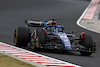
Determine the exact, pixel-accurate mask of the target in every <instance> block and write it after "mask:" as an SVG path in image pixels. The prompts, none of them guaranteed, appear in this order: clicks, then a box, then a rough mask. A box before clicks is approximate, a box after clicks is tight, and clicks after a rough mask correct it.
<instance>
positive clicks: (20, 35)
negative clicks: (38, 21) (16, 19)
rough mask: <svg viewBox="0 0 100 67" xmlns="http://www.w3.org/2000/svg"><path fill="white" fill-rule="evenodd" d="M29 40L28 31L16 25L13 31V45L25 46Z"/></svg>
mask: <svg viewBox="0 0 100 67" xmlns="http://www.w3.org/2000/svg"><path fill="white" fill-rule="evenodd" d="M29 40H30V31H29V29H28V28H26V27H18V28H16V29H15V32H14V45H15V46H23V47H25V46H27V44H28V42H29Z"/></svg>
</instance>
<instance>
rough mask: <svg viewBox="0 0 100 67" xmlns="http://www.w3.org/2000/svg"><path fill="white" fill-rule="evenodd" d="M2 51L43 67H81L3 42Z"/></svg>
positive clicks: (0, 45)
mask: <svg viewBox="0 0 100 67" xmlns="http://www.w3.org/2000/svg"><path fill="white" fill-rule="evenodd" d="M0 51H2V52H5V53H8V54H10V55H14V56H16V57H19V58H22V59H25V60H29V61H32V62H36V63H40V64H42V65H45V66H49V67H80V66H78V65H75V64H71V63H68V62H64V61H61V60H57V59H54V58H50V57H47V56H44V55H41V54H37V53H35V52H31V51H27V50H24V49H21V48H18V47H14V46H11V45H9V44H5V43H2V42H0Z"/></svg>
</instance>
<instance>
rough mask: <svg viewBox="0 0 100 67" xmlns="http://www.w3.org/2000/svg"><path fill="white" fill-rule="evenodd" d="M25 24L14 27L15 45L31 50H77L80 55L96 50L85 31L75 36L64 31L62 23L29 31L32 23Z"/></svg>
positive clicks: (90, 37)
mask: <svg viewBox="0 0 100 67" xmlns="http://www.w3.org/2000/svg"><path fill="white" fill-rule="evenodd" d="M52 22H53V21H52ZM32 23H33V22H32ZM38 23H40V22H38ZM41 23H42V22H41ZM25 24H26V26H27V27H18V28H16V29H15V32H14V45H15V46H24V47H25V46H28V47H30V48H31V49H32V50H35V49H54V50H66V51H79V52H80V53H81V55H85V56H89V55H91V54H92V53H95V52H96V44H95V42H94V41H93V39H92V36H91V35H89V34H87V33H85V32H82V33H81V34H80V37H76V36H75V35H74V34H72V33H65V32H64V26H62V25H57V24H54V25H53V24H52V25H44V27H42V28H41V29H37V30H33V29H32V31H31V30H30V29H31V28H30V26H32V24H31V23H29V22H28V24H27V23H25ZM33 25H34V24H33ZM73 32H74V31H73Z"/></svg>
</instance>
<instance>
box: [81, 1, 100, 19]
mask: <svg viewBox="0 0 100 67" xmlns="http://www.w3.org/2000/svg"><path fill="white" fill-rule="evenodd" d="M98 4H99V0H92V2H91V3H90V6H89V7H88V10H87V11H86V13H85V15H84V16H83V18H82V20H91V19H93V16H94V14H95V11H96V9H97V6H98Z"/></svg>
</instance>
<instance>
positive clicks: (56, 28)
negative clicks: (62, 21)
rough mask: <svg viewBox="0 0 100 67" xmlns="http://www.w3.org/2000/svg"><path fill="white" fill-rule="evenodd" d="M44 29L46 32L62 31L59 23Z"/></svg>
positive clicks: (62, 28)
mask: <svg viewBox="0 0 100 67" xmlns="http://www.w3.org/2000/svg"><path fill="white" fill-rule="evenodd" d="M45 29H46V30H47V32H64V27H63V26H61V25H49V26H47V27H45Z"/></svg>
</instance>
